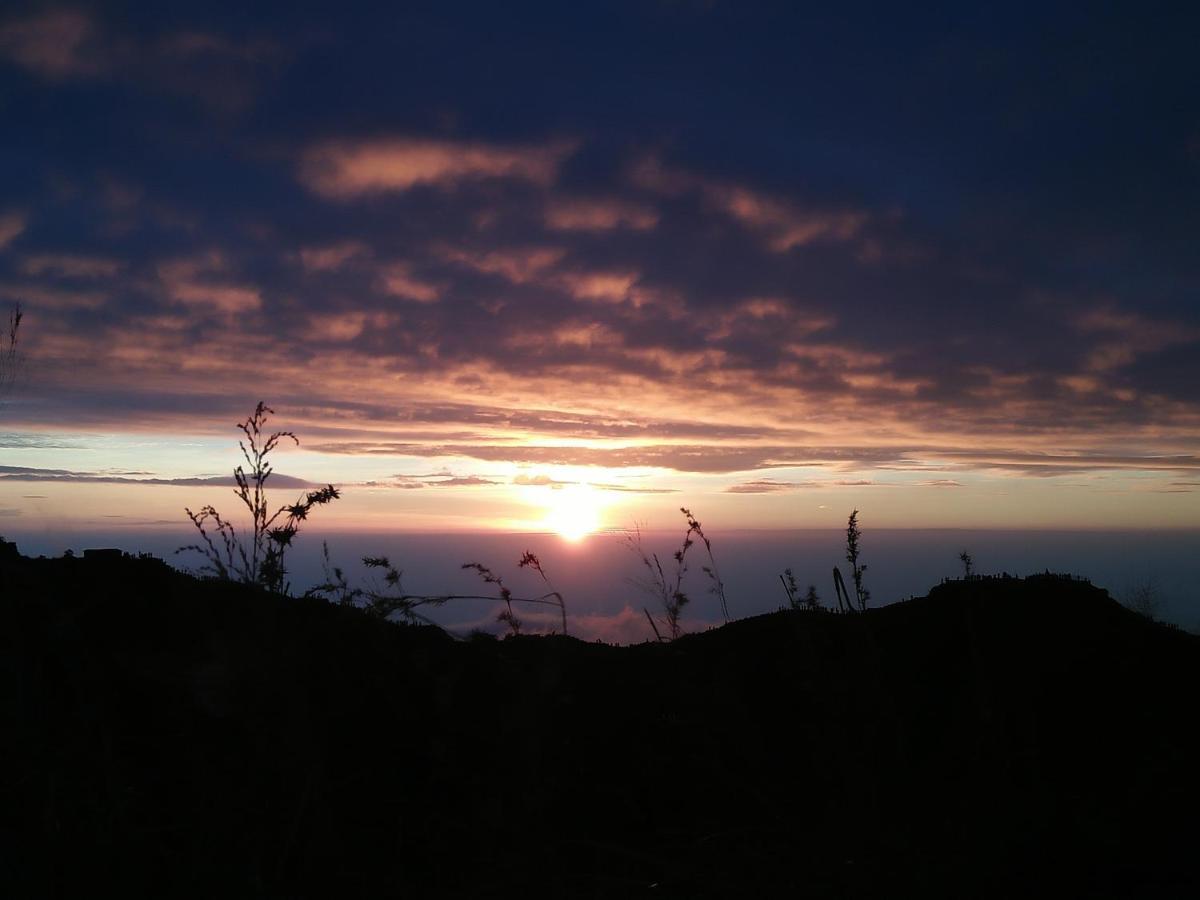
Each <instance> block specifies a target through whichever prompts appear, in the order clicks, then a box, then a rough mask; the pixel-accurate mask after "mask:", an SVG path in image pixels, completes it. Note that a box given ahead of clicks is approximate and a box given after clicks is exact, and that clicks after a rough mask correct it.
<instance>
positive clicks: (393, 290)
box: [380, 263, 438, 303]
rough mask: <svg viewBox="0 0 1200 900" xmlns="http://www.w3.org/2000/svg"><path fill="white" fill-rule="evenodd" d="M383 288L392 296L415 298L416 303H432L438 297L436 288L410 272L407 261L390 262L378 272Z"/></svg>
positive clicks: (410, 267)
mask: <svg viewBox="0 0 1200 900" xmlns="http://www.w3.org/2000/svg"><path fill="white" fill-rule="evenodd" d="M380 280H381V281H382V282H383V287H384V290H386V291H387V292H388V293H389V294H391V295H392V296H394V297H402V298H404V299H405V300H415V301H416V302H418V303H434V302H436V301H437V299H438V288H437V286H436V285H433V284H431V283H429V282H427V281H422V280H421V279H420V278H417V277H416V276H415V275H413V273H412V266H410V265H409V264H408V263H392V264H391V265H389V266H387V267H386V268H384V269H383V270H382V271H381V272H380Z"/></svg>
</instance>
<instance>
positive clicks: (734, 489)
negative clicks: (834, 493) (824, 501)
mask: <svg viewBox="0 0 1200 900" xmlns="http://www.w3.org/2000/svg"><path fill="white" fill-rule="evenodd" d="M806 487H817V484H816V483H815V482H799V483H798V482H793V481H772V480H771V479H761V480H759V481H746V482H743V483H741V484H731V485H730V486H729V487H727V488H725V493H727V494H778V493H780V492H782V491H794V490H797V489H799V488H806Z"/></svg>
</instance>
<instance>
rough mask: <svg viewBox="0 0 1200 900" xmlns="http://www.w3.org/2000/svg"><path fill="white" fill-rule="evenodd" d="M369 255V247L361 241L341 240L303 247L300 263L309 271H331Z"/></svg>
mask: <svg viewBox="0 0 1200 900" xmlns="http://www.w3.org/2000/svg"><path fill="white" fill-rule="evenodd" d="M370 255H371V248H369V247H368V246H367V245H366V244H364V243H362V242H361V241H342V242H340V243H337V244H326V245H324V246H321V247H304V248H303V249H301V251H300V263H301V265H303V266H304V268H305V269H307V270H308V271H310V272H332V271H335V270H337V269H340V268H342V266H344V265H345V264H346V263H348V262H350V261H351V260H353V259H358V258H362V257H366V256H370Z"/></svg>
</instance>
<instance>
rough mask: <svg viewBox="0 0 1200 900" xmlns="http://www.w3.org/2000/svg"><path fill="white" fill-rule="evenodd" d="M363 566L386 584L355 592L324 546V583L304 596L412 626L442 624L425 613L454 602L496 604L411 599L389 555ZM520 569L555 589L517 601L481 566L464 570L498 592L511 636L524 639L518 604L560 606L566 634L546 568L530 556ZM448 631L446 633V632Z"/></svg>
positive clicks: (464, 597) (564, 614) (423, 597)
mask: <svg viewBox="0 0 1200 900" xmlns="http://www.w3.org/2000/svg"><path fill="white" fill-rule="evenodd" d="M362 562H363V565H365V566H366V567H367V568H368V569H372V570H379V571H381V572H382V573H383V576H382V577H383V584H382V585H381V584H379V583H378V582H372V583H370V584H369V585H368V586H366V587H359V588H356V587H351V586H350V583H349V581H348V579H347V578H346V574H345V572H343V571H342V569H341V568H340V567H338V566H334V565H332V564H331V562H330V560H329V547H328V545H326V546H325V547H324V566H325V581H324V583H322V584H318V585H315V586H314V587H312V588H310V589H309V590H308V591H307V592H306V593H305V596H309V597H320V598H321V599H324V600H327V601H329V602H332V603H337V604H339V605H342V606H350V607H354V608H356V609H359V610H361V611H363V612H365V613H367V614H368V615H370V616H373V617H375V618H379V619H388V620H390V621H394V622H402V623H404V624H408V625H434V626H436V627H438V628H441V627H442V626H440V625H438V623H437V622H434V621H433V620H432V619H430V618H428V617H427V616H425V615H424V614H423V612H422V610H423V609H426V608H437V607H439V606H443V605H445V604H446V603H449V602H451V601H454V600H494V599H496V598H495V597H490V596H487V595H483V594H410V593H408V592H407V591H405V590H404V572H403V571H402V570H401V569H398V568H396V566H394V565H392V562H391V560H389V559H388V558H387V557H386V556H364V557H363V558H362ZM517 565H518V568H527V567H528V568H532V569H533V570H534V571H536V572H537V573H538V574H539V575H540V576H541V578H542V580H543V581H544V582H545V583H546V585H547V586H548V587H550V588H551V590H550V591H549V592H547V593H545V594H542V595H541V596H538V597H517V596H514V595H513V593H512V592H511V591H510V590H509V589H508V587H507V586H506V585H505V584H504V581H503V579H501V578H500V576H498V575H496V574H495V573H494V572H493V571H492V570H491V569H490V568H488V567H487V566H485V565H483V564H482V563H464V564H463V568H464V569H473V570H475V571H476V572H477V573H479V575H480V576H481V577H482V578H483V580H484V582H486V583H488V584H495V585H496V586H497V587H498V589H499V598H500V599H501V600H502V601H503V602H504V609H503V610H502V611H501V612H500V615H499V616H498V617H497V621H500V622H503V623H504V624H505V625H507V626H508V629H509V633H510V634H514V635H515V634H520V633H521V628H522V626H523V623H522V622H521V620H520V619H519V618H518V617H517V615H516V613H515V612H514V610H513V604H514V603H529V604H535V605H540V606H555V607H557V608H558V610H559V614H560V615H561V617H562V633H563V634H566V633H567V606H566V602H565V601H564V600H563V596H562V594H560V593H559V592H558V591H556V590H554V589H553V585H551V584H550V579H549V577H548V576H547V575H546V572H545V570H544V569H543V568H542V563H541V560H539V559H538V557H537V556H535V555H534V554H533V553H530V552H529V551H526V552H525V554H524V555H523V556H522V557H521V559H520V561H519V562H518V564H517ZM443 630H445V629H443Z"/></svg>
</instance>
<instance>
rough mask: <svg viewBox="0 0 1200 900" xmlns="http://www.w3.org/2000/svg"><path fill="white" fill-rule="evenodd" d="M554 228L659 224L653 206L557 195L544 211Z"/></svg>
mask: <svg viewBox="0 0 1200 900" xmlns="http://www.w3.org/2000/svg"><path fill="white" fill-rule="evenodd" d="M544 216H545V221H546V227H547V228H549V229H550V230H552V231H613V230H615V229H618V228H627V229H630V230H632V231H649V230H650V229H652V228H654V227H655V226H656V225H657V224H658V219H659V215H658V212H657V210H655V209H654V208H653V207H652V206H647V205H644V204H641V203H633V202H630V201H626V200H617V199H611V198H585V197H555V198H552V199H551V200H550V201H549V202H548V203H547V204H546V209H545V212H544Z"/></svg>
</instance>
